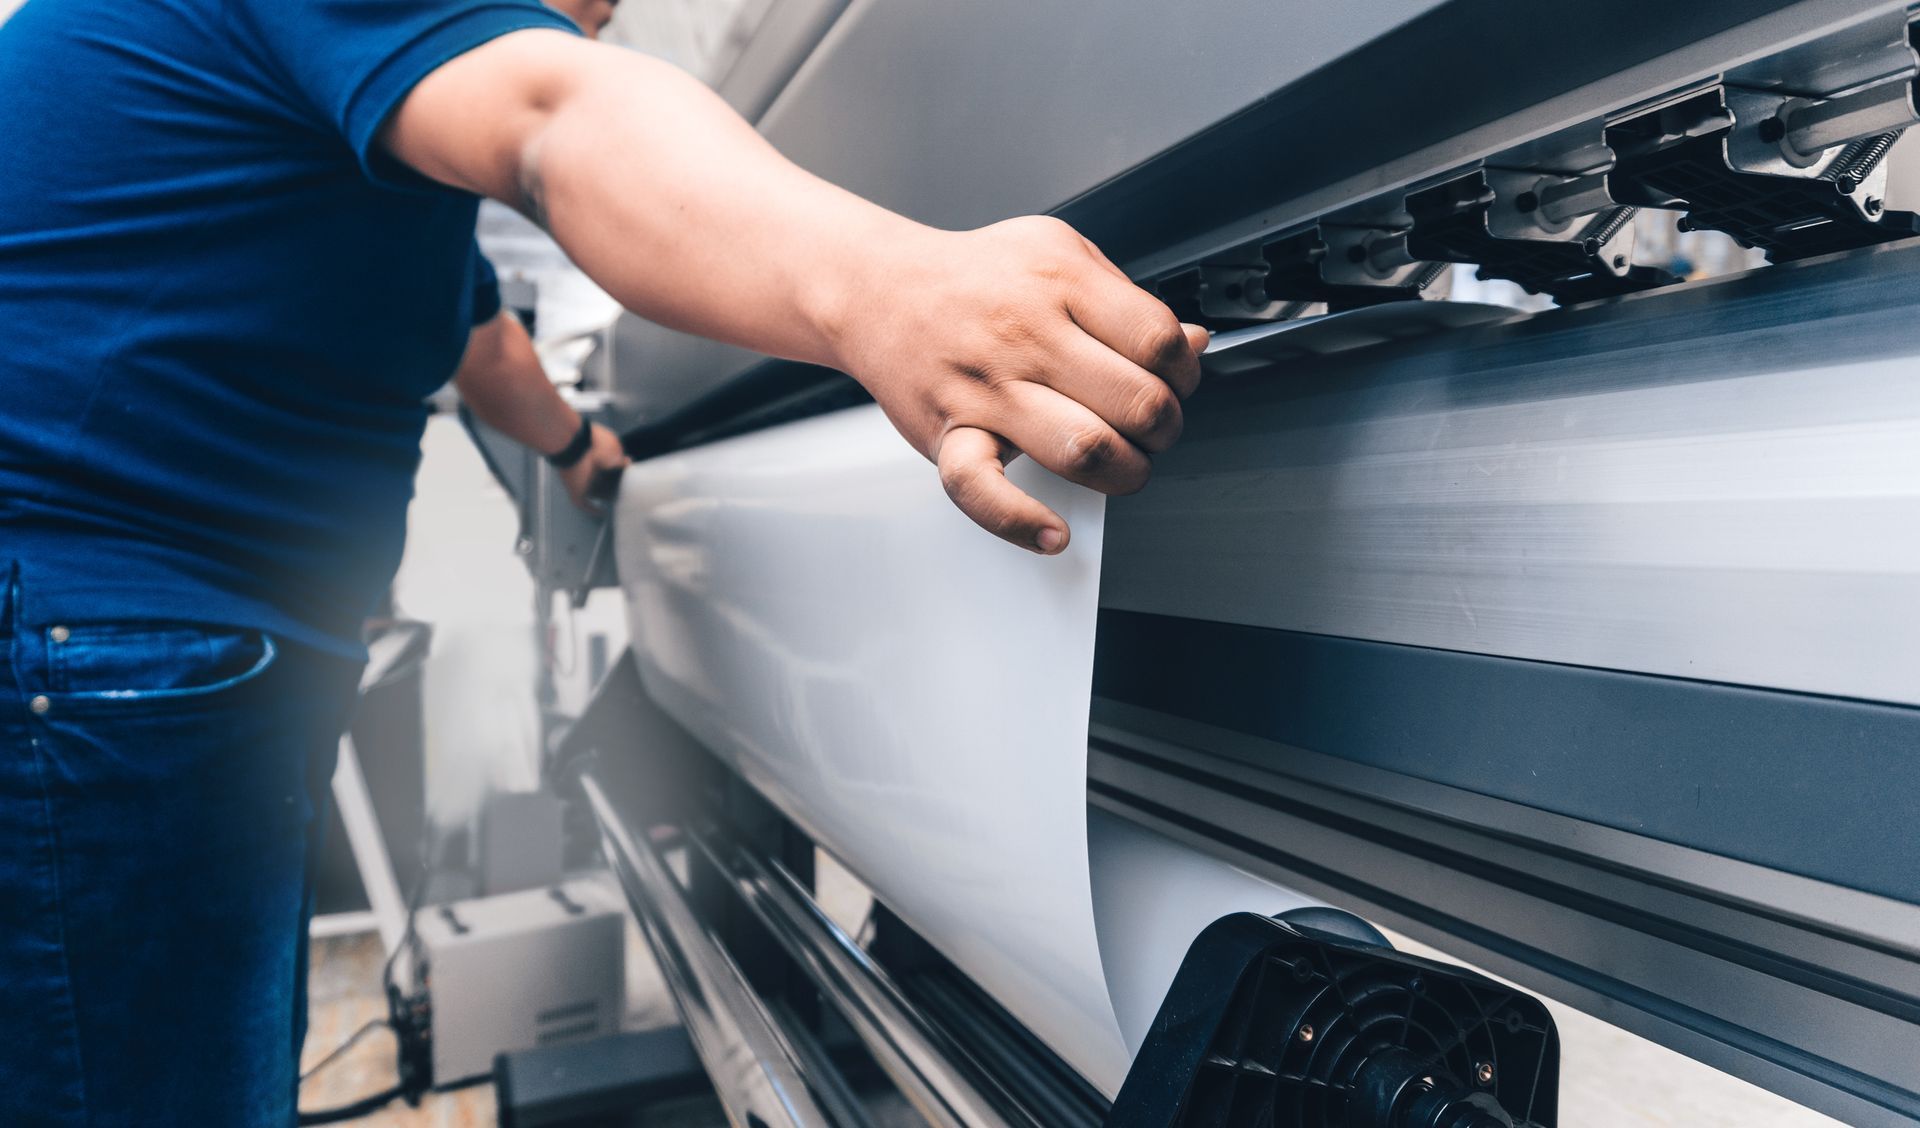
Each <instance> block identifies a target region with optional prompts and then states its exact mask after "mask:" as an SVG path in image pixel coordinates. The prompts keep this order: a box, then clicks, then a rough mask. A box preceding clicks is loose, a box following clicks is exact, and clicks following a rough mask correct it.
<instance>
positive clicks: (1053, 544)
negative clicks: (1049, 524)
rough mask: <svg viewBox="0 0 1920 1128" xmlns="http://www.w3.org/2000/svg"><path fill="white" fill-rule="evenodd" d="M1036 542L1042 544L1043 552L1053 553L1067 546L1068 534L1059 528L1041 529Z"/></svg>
mask: <svg viewBox="0 0 1920 1128" xmlns="http://www.w3.org/2000/svg"><path fill="white" fill-rule="evenodd" d="M1034 542H1035V543H1036V544H1038V545H1039V546H1040V551H1041V552H1044V553H1047V554H1048V555H1052V554H1053V553H1056V552H1059V551H1060V550H1061V549H1062V548H1065V547H1066V544H1067V534H1065V533H1063V532H1061V531H1060V530H1059V529H1041V530H1040V535H1039V536H1037V537H1035V538H1034Z"/></svg>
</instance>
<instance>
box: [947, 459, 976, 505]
mask: <svg viewBox="0 0 1920 1128" xmlns="http://www.w3.org/2000/svg"><path fill="white" fill-rule="evenodd" d="M979 480H980V479H979V473H978V470H977V469H976V468H975V467H973V466H972V465H970V464H968V463H965V462H955V463H947V464H943V465H942V466H941V467H940V488H941V489H944V490H946V491H947V497H948V498H949V499H951V500H952V501H953V503H954V504H955V505H958V506H959V507H960V508H962V509H965V508H966V507H967V503H968V502H969V501H971V500H972V498H973V495H974V494H976V493H977V492H979Z"/></svg>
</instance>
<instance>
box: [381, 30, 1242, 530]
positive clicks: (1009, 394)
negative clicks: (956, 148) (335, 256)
mask: <svg viewBox="0 0 1920 1128" xmlns="http://www.w3.org/2000/svg"><path fill="white" fill-rule="evenodd" d="M383 137H384V143H385V144H386V146H387V149H388V150H389V151H390V152H391V153H392V154H393V155H394V156H396V157H397V158H399V159H400V160H401V161H403V162H405V163H406V164H408V165H410V166H412V167H413V168H414V169H416V170H418V171H419V172H421V173H422V174H424V175H426V176H428V177H431V178H433V179H435V180H438V181H441V182H442V183H445V184H449V185H452V186H455V187H458V188H464V189H467V190H469V191H473V192H478V193H481V194H483V195H487V196H492V197H494V198H495V199H499V200H503V201H505V202H507V203H509V204H512V205H513V206H515V207H517V208H519V209H520V210H521V211H523V212H525V213H526V214H528V215H530V216H532V217H533V218H534V219H536V220H537V221H539V222H540V223H541V224H543V225H544V226H545V227H546V228H547V229H548V230H549V231H551V232H552V233H553V235H554V237H555V238H556V239H557V240H558V241H559V242H560V245H561V246H562V247H563V248H565V249H566V251H567V253H568V254H569V255H571V256H572V257H573V260H574V261H575V262H576V263H578V264H579V265H580V267H581V268H582V269H583V270H585V271H586V272H587V274H588V275H590V276H591V277H592V278H593V279H594V280H595V281H597V282H598V283H600V285H601V286H603V287H605V288H606V290H607V291H608V292H609V293H611V294H612V295H613V296H614V297H615V298H616V299H618V300H619V301H620V302H621V303H622V304H623V305H625V306H626V307H627V308H629V309H631V310H633V311H634V312H636V313H639V314H641V315H642V316H645V317H647V318H650V319H652V320H655V321H658V322H660V323H662V324H664V325H670V326H673V327H675V328H678V329H683V330H686V331H688V332H693V333H699V334H703V335H705V336H709V337H714V338H717V339H719V340H723V341H729V342H732V343H734V344H739V345H744V346H746V347H749V348H752V349H755V350H757V351H760V352H765V353H770V354H773V355H776V356H784V357H789V358H792V359H795V360H803V361H808V362H811V363H815V364H822V365H826V366H829V367H832V368H837V369H839V370H841V371H843V372H846V373H847V374H848V375H850V376H852V377H854V378H855V379H856V380H859V381H860V382H861V383H862V384H863V385H865V386H866V388H867V389H868V390H869V391H870V392H872V393H873V396H874V399H875V400H876V401H878V402H879V404H880V406H881V408H882V409H883V410H885V411H886V413H887V416H888V418H889V419H891V420H892V421H893V424H894V426H895V427H897V428H899V430H900V433H901V434H902V435H904V436H905V437H906V439H907V441H908V442H910V443H912V444H913V445H914V446H915V447H916V448H918V449H919V450H920V451H921V452H922V453H924V454H925V455H926V456H927V457H928V458H929V459H932V460H933V461H934V462H935V463H936V464H938V466H939V467H940V476H941V480H942V482H943V483H944V484H945V485H946V488H947V492H948V493H949V494H950V495H951V496H952V497H953V500H954V502H955V503H956V504H957V505H959V506H960V508H961V509H962V510H964V511H965V512H966V513H967V515H968V516H970V517H972V518H973V519H974V520H975V521H978V522H979V523H980V524H981V525H983V526H985V527H986V528H988V529H990V530H992V531H993V532H995V533H997V534H999V535H1000V536H1002V537H1005V538H1006V539H1007V540H1009V541H1012V542H1014V543H1016V544H1019V545H1022V546H1025V547H1029V548H1034V549H1037V550H1039V551H1043V552H1057V551H1059V550H1060V549H1061V548H1062V547H1064V546H1065V544H1066V538H1067V530H1066V526H1065V524H1064V523H1063V522H1062V521H1061V519H1060V518H1059V516H1058V515H1057V514H1054V513H1053V512H1052V511H1051V510H1049V509H1047V508H1046V507H1045V506H1043V505H1041V504H1040V503H1039V502H1038V501H1035V500H1034V499H1033V498H1031V497H1028V496H1027V495H1026V494H1025V493H1023V492H1021V491H1020V490H1019V489H1017V488H1016V487H1014V486H1013V485H1012V484H1011V483H1009V482H1008V481H1007V480H1006V477H1005V474H1004V467H1005V464H1006V463H1007V462H1008V461H1009V460H1011V459H1012V458H1013V457H1015V455H1016V454H1017V453H1020V452H1024V453H1026V454H1027V455H1029V456H1030V457H1032V458H1033V459H1034V460H1035V461H1037V462H1039V463H1041V464H1042V465H1044V466H1046V467H1047V468H1048V469H1051V470H1053V471H1055V472H1056V473H1059V474H1061V475H1063V476H1065V477H1067V478H1070V479H1072V480H1074V481H1077V482H1080V483H1083V484H1085V485H1087V486H1091V487H1092V488H1094V489H1098V490H1101V491H1103V492H1106V493H1127V492H1131V491H1133V490H1137V489H1139V488H1140V487H1141V486H1142V485H1144V484H1145V483H1146V480H1147V475H1148V472H1149V470H1150V461H1149V457H1148V456H1149V455H1150V454H1151V453H1153V452H1156V451H1160V450H1164V449H1165V448H1166V447H1167V446H1168V444H1170V443H1172V442H1173V441H1174V439H1175V438H1177V437H1178V435H1179V432H1180V421H1181V416H1180V400H1181V399H1182V398H1184V397H1185V396H1187V395H1188V394H1190V393H1191V392H1192V391H1193V389H1194V387H1195V386H1196V385H1197V384H1198V382H1199V379H1200V364H1199V358H1198V351H1199V350H1200V349H1201V348H1204V347H1205V343H1206V334H1205V331H1204V330H1201V329H1199V328H1197V327H1192V326H1188V327H1183V326H1181V325H1180V323H1179V322H1178V321H1177V320H1176V319H1175V318H1174V316H1173V314H1172V313H1171V312H1170V311H1168V309H1167V308H1166V306H1164V305H1162V304H1161V303H1160V302H1159V301H1157V300H1155V299H1154V298H1153V297H1151V296H1150V295H1148V294H1147V293H1146V292H1145V291H1143V290H1141V289H1140V288H1139V287H1137V286H1135V285H1134V284H1133V283H1132V282H1131V281H1129V280H1128V279H1127V277H1126V276H1125V275H1124V274H1122V273H1121V272H1120V271H1119V269H1118V268H1116V267H1115V266H1113V264H1112V263H1110V262H1108V261H1107V260H1106V258H1105V257H1104V256H1102V255H1101V254H1100V252H1099V251H1098V250H1097V249H1095V248H1094V246H1093V245H1092V244H1091V243H1089V242H1087V241H1086V240H1085V239H1083V238H1081V237H1080V236H1079V235H1078V234H1076V233H1075V232H1073V231H1072V230H1071V229H1070V228H1068V227H1067V226H1066V225H1065V224H1062V223H1059V222H1057V221H1054V220H1050V219H1042V218H1037V217H1027V218H1023V219H1015V220H1009V221H1007V222H1005V223H1000V224H995V225H993V226H991V227H986V228H982V229H980V230H978V231H967V232H949V231H940V230H936V229H934V228H930V227H926V226H923V225H921V224H918V223H914V222H912V221H910V220H907V219H905V218H902V217H901V216H898V215H895V214H894V213H892V212H889V211H887V210H885V209H883V208H880V207H877V206H875V205H873V204H870V203H868V202H866V201H864V200H862V199H860V198H859V197H857V196H854V195H852V194H851V193H848V192H845V191H843V190H841V189H839V188H836V187H834V186H833V185H830V184H828V183H827V182H825V181H823V180H821V179H819V178H818V177H815V176H813V175H811V174H810V173H807V172H805V171H803V170H802V169H800V168H799V167H798V166H796V165H794V164H792V163H791V162H789V161H788V160H786V159H785V158H784V157H782V156H781V155H780V154H779V153H777V152H776V151H775V150H774V149H773V148H772V146H770V145H768V144H767V143H766V141H765V140H763V139H762V138H761V137H760V136H759V134H757V133H755V132H754V131H753V129H752V128H751V127H750V126H748V125H747V124H746V123H745V122H744V121H742V120H741V119H740V118H739V117H738V116H737V115H736V114H734V112H733V111H732V110H731V109H730V108H728V107H727V105H726V104H725V103H724V102H722V101H721V100H720V99H719V98H718V97H717V96H716V95H714V94H713V93H712V92H711V91H709V90H708V89H707V88H706V87H704V86H702V85H701V84H700V83H698V82H697V81H695V80H694V79H693V78H691V77H690V76H688V75H686V74H685V73H683V72H681V71H679V70H677V69H675V68H673V67H671V66H669V65H667V64H665V63H661V62H659V61H657V60H653V59H649V58H646V57H645V56H641V55H636V54H634V53H631V52H628V51H623V50H620V49H618V48H614V47H605V46H600V45H596V44H592V43H586V42H582V41H580V40H578V39H575V38H573V37H571V36H568V35H565V34H562V33H559V32H552V31H544V30H542V31H523V32H516V33H513V34H510V35H506V36H503V37H501V38H499V39H497V40H494V41H493V42H491V43H488V44H486V45H485V46H482V47H479V48H476V49H475V50H473V51H470V52H468V53H466V54H464V55H462V56H460V57H459V58H456V59H454V60H453V61H451V62H449V63H446V64H445V65H443V66H442V67H440V68H439V69H438V70H436V71H435V72H434V73H432V74H430V75H428V76H427V78H425V79H424V80H422V81H421V82H420V83H419V84H418V85H417V86H416V87H415V88H414V90H413V91H412V93H411V94H410V95H408V97H407V98H406V100H405V101H404V102H403V103H402V104H401V106H400V109H399V110H398V111H397V112H396V113H395V114H394V116H393V118H392V120H391V121H390V122H389V123H388V125H387V127H386V131H385V133H384V135H383Z"/></svg>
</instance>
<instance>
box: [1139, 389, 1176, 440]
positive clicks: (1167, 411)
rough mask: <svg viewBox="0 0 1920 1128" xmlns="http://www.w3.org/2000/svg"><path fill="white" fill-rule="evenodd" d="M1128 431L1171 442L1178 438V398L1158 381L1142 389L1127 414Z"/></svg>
mask: <svg viewBox="0 0 1920 1128" xmlns="http://www.w3.org/2000/svg"><path fill="white" fill-rule="evenodd" d="M1127 423H1128V430H1130V431H1131V432H1133V433H1134V434H1137V435H1142V436H1147V437H1150V438H1154V439H1159V440H1161V441H1163V442H1172V441H1173V440H1174V439H1176V438H1179V437H1180V425H1181V411H1180V397H1178V396H1176V395H1174V394H1173V389H1172V388H1169V387H1167V386H1166V385H1165V384H1162V383H1160V382H1158V381H1155V382H1154V383H1153V384H1151V385H1149V386H1148V387H1145V388H1142V389H1141V390H1140V392H1139V393H1138V394H1137V395H1136V396H1135V397H1134V402H1133V405H1132V406H1131V407H1130V408H1129V410H1128V413H1127Z"/></svg>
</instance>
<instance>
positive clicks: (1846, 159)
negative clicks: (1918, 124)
mask: <svg viewBox="0 0 1920 1128" xmlns="http://www.w3.org/2000/svg"><path fill="white" fill-rule="evenodd" d="M1898 140H1900V131H1899V130H1895V131H1893V132H1892V133H1882V134H1881V135H1880V136H1878V137H1870V138H1868V139H1867V140H1865V141H1856V142H1854V143H1853V144H1852V145H1849V146H1847V149H1846V152H1843V153H1841V154H1840V159H1839V160H1836V161H1834V162H1833V163H1834V166H1835V167H1837V168H1839V169H1840V172H1839V173H1837V174H1836V175H1835V176H1834V178H1833V182H1834V184H1835V185H1836V186H1837V187H1839V189H1840V190H1841V191H1842V192H1846V193H1849V194H1851V193H1852V192H1853V190H1854V189H1856V188H1858V187H1860V185H1861V184H1863V183H1865V182H1866V179H1867V177H1868V176H1869V175H1871V174H1872V173H1873V170H1874V167H1875V166H1877V165H1878V164H1879V163H1880V161H1881V160H1882V159H1883V158H1884V157H1885V156H1886V155H1887V150H1889V149H1891V148H1893V143H1894V142H1895V141H1898Z"/></svg>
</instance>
